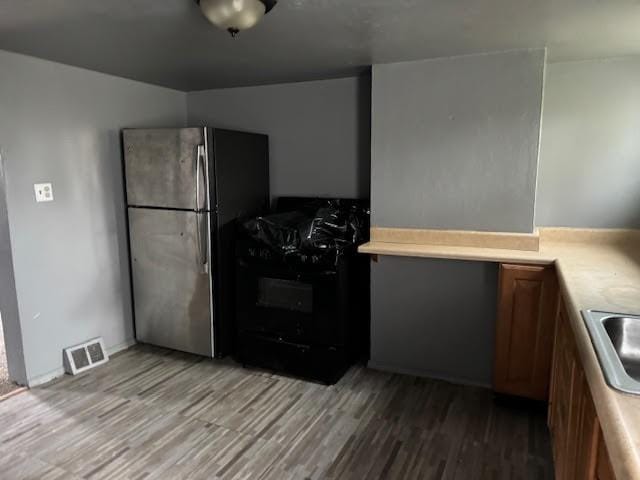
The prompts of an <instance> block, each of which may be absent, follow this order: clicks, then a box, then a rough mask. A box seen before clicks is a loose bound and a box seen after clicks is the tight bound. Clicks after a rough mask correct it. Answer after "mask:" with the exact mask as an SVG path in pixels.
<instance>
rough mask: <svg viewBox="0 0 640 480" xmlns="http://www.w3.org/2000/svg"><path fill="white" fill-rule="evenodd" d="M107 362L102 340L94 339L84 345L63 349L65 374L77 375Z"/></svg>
mask: <svg viewBox="0 0 640 480" xmlns="http://www.w3.org/2000/svg"><path fill="white" fill-rule="evenodd" d="M107 360H109V355H107V352H106V350H105V349H104V342H103V341H102V338H94V339H93V340H89V341H88V342H86V343H81V344H80V345H76V346H74V347H69V348H65V349H64V364H65V365H64V366H65V370H66V371H67V373H70V374H71V375H76V374H77V373H81V372H84V371H85V370H89V369H90V368H93V367H95V366H97V365H102V364H103V363H105V362H106V361H107Z"/></svg>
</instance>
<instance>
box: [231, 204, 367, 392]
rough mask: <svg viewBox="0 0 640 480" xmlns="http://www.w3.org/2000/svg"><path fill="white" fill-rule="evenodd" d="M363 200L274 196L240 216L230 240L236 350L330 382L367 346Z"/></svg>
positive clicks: (252, 360) (244, 357)
mask: <svg viewBox="0 0 640 480" xmlns="http://www.w3.org/2000/svg"><path fill="white" fill-rule="evenodd" d="M368 232H369V215H368V206H367V205H366V204H365V203H364V202H362V201H358V200H342V199H340V200H338V199H331V200H327V199H309V198H292V197H287V198H283V199H280V200H279V201H278V203H277V206H276V209H275V210H274V212H273V214H272V215H267V216H264V217H258V218H256V219H250V220H247V221H246V222H244V224H243V226H242V228H241V229H240V233H239V235H238V237H239V238H238V241H237V245H236V297H237V302H236V322H237V334H238V335H237V340H238V345H237V346H238V348H237V357H238V360H239V361H240V362H242V363H243V364H246V365H254V366H259V367H263V368H269V369H274V370H277V371H282V372H285V373H289V374H293V375H299V376H302V377H306V378H311V379H314V380H319V381H322V382H325V383H329V384H330V383H335V382H336V381H337V380H338V379H339V378H340V377H341V376H342V375H343V373H344V372H345V370H346V369H347V368H348V367H349V366H350V365H351V364H352V363H353V362H354V361H356V360H357V359H358V358H362V357H364V356H366V355H367V354H368V340H369V332H368V329H369V293H368V292H369V260H368V258H367V257H366V256H364V255H359V254H358V253H357V246H358V245H359V244H361V243H363V242H365V241H367V238H368Z"/></svg>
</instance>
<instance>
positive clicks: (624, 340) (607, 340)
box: [582, 310, 640, 395]
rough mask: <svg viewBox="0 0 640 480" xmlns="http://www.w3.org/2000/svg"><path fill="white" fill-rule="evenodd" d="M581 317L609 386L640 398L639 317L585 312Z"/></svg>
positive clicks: (592, 311)
mask: <svg viewBox="0 0 640 480" xmlns="http://www.w3.org/2000/svg"><path fill="white" fill-rule="evenodd" d="M582 317H583V318H584V321H585V323H586V325H587V329H588V330H589V334H590V335H591V340H592V342H593V346H594V347H595V349H596V353H597V355H598V359H599V360H600V366H601V367H602V371H603V373H604V376H605V379H606V380H607V383H608V384H609V385H610V386H611V387H613V388H615V389H617V390H621V391H623V392H627V393H634V394H636V395H640V316H638V315H626V314H618V313H610V312H599V311H596V310H585V311H583V312H582Z"/></svg>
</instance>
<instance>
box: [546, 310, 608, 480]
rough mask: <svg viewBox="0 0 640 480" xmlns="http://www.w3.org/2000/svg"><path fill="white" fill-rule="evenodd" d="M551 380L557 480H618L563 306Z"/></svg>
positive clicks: (551, 415)
mask: <svg viewBox="0 0 640 480" xmlns="http://www.w3.org/2000/svg"><path fill="white" fill-rule="evenodd" d="M551 379H552V380H551V382H552V383H551V395H550V399H549V430H550V432H551V439H552V445H553V459H554V464H555V474H556V475H555V476H556V479H557V480H596V479H599V480H614V479H615V477H614V476H613V470H612V469H611V464H610V463H609V455H608V453H607V451H606V447H605V446H604V442H603V440H602V434H601V432H600V424H599V422H598V417H597V414H596V408H595V405H594V403H593V399H592V398H591V393H590V391H589V385H588V384H587V380H586V378H585V374H584V369H583V368H582V365H581V363H580V359H579V356H578V352H577V350H576V345H575V340H574V336H573V331H572V330H571V325H570V324H569V319H568V316H567V313H566V311H565V310H564V307H562V306H561V307H560V309H559V312H558V319H557V322H556V336H555V340H554V352H553V368H552V373H551ZM607 475H610V476H607Z"/></svg>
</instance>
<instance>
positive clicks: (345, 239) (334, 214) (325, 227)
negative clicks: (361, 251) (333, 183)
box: [301, 202, 362, 253]
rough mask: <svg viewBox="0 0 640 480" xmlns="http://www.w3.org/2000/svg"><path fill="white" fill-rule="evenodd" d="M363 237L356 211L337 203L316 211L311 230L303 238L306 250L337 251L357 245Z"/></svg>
mask: <svg viewBox="0 0 640 480" xmlns="http://www.w3.org/2000/svg"><path fill="white" fill-rule="evenodd" d="M361 236H362V232H361V221H360V220H359V219H358V216H357V212H356V211H355V209H345V208H344V207H341V206H340V205H339V204H337V202H332V203H331V204H329V205H327V206H326V207H321V208H319V209H318V210H317V211H316V214H315V217H314V218H313V220H312V221H311V223H310V225H309V230H308V231H307V232H305V234H304V235H303V236H302V244H301V247H302V249H304V250H312V251H315V250H321V251H336V252H337V253H340V252H341V251H342V250H344V249H346V248H349V247H353V246H355V245H357V243H358V241H359V240H360V238H361Z"/></svg>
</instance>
